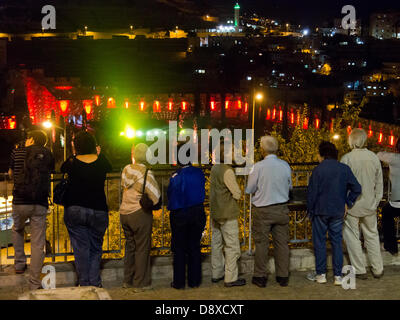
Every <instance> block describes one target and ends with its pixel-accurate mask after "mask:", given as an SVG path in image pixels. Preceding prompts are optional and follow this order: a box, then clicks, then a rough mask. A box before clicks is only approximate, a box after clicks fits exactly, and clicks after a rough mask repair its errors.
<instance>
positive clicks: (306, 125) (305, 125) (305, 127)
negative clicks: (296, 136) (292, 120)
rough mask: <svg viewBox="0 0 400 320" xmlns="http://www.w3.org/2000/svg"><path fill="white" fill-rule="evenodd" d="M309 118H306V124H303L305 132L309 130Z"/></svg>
mask: <svg viewBox="0 0 400 320" xmlns="http://www.w3.org/2000/svg"><path fill="white" fill-rule="evenodd" d="M308 121H309V120H308V118H307V117H306V118H304V122H303V129H304V130H307V129H308Z"/></svg>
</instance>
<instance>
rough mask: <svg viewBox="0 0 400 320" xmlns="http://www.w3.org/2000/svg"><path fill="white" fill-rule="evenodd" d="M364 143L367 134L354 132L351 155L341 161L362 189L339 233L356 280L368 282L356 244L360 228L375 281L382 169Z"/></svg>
mask: <svg viewBox="0 0 400 320" xmlns="http://www.w3.org/2000/svg"><path fill="white" fill-rule="evenodd" d="M366 142H367V133H366V132H365V131H364V130H363V129H354V130H353V131H352V132H351V134H350V136H349V145H350V148H351V149H352V151H351V152H349V153H347V154H345V155H344V156H343V157H342V159H341V162H342V163H344V164H347V165H348V166H349V167H350V168H351V170H352V171H353V173H354V175H355V177H356V178H357V180H358V182H359V183H360V184H361V187H362V193H361V195H360V196H359V197H358V199H357V200H356V202H355V204H354V206H353V207H352V208H351V209H349V210H348V212H347V216H346V218H345V224H344V229H343V238H344V241H345V242H346V245H347V251H348V253H349V257H350V262H351V265H352V266H353V267H354V268H355V270H356V277H357V278H359V279H367V278H368V276H367V270H366V265H365V262H364V257H363V251H362V247H361V241H360V227H361V231H362V234H363V237H364V245H365V247H366V249H367V256H368V260H369V262H370V264H371V268H372V275H373V276H374V277H375V278H380V277H381V276H382V275H383V262H382V255H381V250H380V242H379V233H378V228H377V208H378V206H379V203H380V201H381V199H382V196H383V177H382V166H381V163H380V161H379V159H378V157H377V156H376V154H375V153H373V152H371V151H369V150H368V149H367V148H365V145H366Z"/></svg>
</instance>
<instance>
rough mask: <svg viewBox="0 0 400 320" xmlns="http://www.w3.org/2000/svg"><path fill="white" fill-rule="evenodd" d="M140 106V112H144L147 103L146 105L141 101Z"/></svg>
mask: <svg viewBox="0 0 400 320" xmlns="http://www.w3.org/2000/svg"><path fill="white" fill-rule="evenodd" d="M139 105H140V111H144V108H145V103H144V101H143V100H142V101H140V103H139Z"/></svg>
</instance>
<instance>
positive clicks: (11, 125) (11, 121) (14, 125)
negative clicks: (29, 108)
mask: <svg viewBox="0 0 400 320" xmlns="http://www.w3.org/2000/svg"><path fill="white" fill-rule="evenodd" d="M8 128H9V129H16V128H17V122H16V121H15V116H12V117H10V118H8Z"/></svg>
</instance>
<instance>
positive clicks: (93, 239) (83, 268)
mask: <svg viewBox="0 0 400 320" xmlns="http://www.w3.org/2000/svg"><path fill="white" fill-rule="evenodd" d="M64 222H65V225H66V226H67V230H68V233H69V237H70V239H71V244H72V248H73V249H74V257H75V266H76V272H77V274H78V279H79V284H80V285H81V286H96V287H99V286H101V277H100V263H101V256H102V254H103V249H102V247H103V238H104V233H105V232H106V229H107V227H108V213H107V212H105V211H97V210H93V209H89V208H84V207H80V206H70V207H67V208H66V210H65V213H64Z"/></svg>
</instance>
